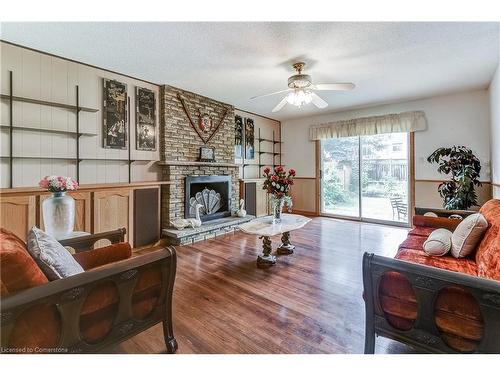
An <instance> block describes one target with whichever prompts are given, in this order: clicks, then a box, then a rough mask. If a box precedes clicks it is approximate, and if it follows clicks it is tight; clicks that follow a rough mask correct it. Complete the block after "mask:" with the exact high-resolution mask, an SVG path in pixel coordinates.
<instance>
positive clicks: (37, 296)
mask: <svg viewBox="0 0 500 375" xmlns="http://www.w3.org/2000/svg"><path fill="white" fill-rule="evenodd" d="M124 234H125V229H120V230H117V231H111V232H106V233H101V234H95V235H90V236H85V237H80V238H75V239H70V240H66V241H62V243H63V245H66V246H75V247H77V248H78V249H81V248H82V247H83V243H84V242H85V241H87V244H93V243H95V242H96V241H99V240H102V239H108V240H110V241H111V242H113V243H116V242H118V241H119V240H120V239H123V236H124ZM151 250H152V251H151V252H150V253H147V254H145V255H141V256H137V257H134V258H130V259H127V260H124V261H120V262H117V263H113V264H110V265H108V266H104V267H99V268H96V269H93V270H89V271H86V272H83V273H80V274H77V275H74V276H70V277H67V278H64V279H60V280H55V281H51V282H49V283H48V284H44V285H40V286H37V287H34V288H30V289H27V290H24V291H22V292H19V293H16V294H13V295H10V296H7V297H5V298H2V301H1V302H2V303H1V313H0V324H1V347H2V348H7V347H8V343H9V336H10V333H11V332H12V329H13V328H14V325H15V322H16V318H17V317H18V316H19V315H20V314H21V313H22V312H23V311H25V310H27V309H28V308H30V307H32V306H35V305H39V304H48V305H52V306H56V308H57V310H58V312H59V315H60V317H61V325H60V336H59V342H58V345H57V347H58V348H62V349H64V352H68V353H83V352H99V351H101V350H102V349H104V348H105V347H107V346H109V345H112V344H117V343H119V342H121V341H124V340H126V339H128V338H130V337H132V336H134V335H135V334H137V333H139V332H142V331H144V330H146V329H148V328H149V327H151V326H153V325H155V324H157V323H158V322H163V332H164V339H165V344H166V347H167V352H168V353H174V352H175V351H176V350H177V341H176V340H175V337H174V333H173V327H172V293H173V288H174V281H175V272H176V265H177V260H176V259H177V258H176V253H175V249H174V248H173V247H167V248H162V247H156V248H153V249H151ZM158 266H159V267H160V268H161V272H162V279H163V282H162V286H161V290H160V296H159V299H158V302H157V304H156V306H155V307H154V309H153V310H152V311H151V313H150V314H149V315H148V316H147V317H145V318H144V319H136V318H134V317H133V314H132V297H133V291H134V288H135V285H136V283H137V278H138V275H139V273H140V271H141V270H146V269H148V268H151V267H158ZM106 281H111V282H112V283H113V284H114V285H115V286H116V288H117V290H118V294H119V305H118V311H117V315H116V317H115V319H114V321H113V326H112V328H111V330H110V332H109V333H108V334H107V335H106V336H105V337H104V338H103V339H102V340H101V341H99V342H97V343H95V344H90V343H87V342H85V341H84V340H83V339H82V337H81V336H80V327H79V325H80V310H81V308H82V306H83V304H84V302H85V299H86V297H87V295H88V293H89V292H90V291H92V289H93V288H94V287H95V286H97V285H98V284H101V283H103V282H106Z"/></svg>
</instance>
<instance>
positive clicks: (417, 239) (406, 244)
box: [398, 234, 427, 251]
mask: <svg viewBox="0 0 500 375" xmlns="http://www.w3.org/2000/svg"><path fill="white" fill-rule="evenodd" d="M426 239H427V237H422V236H413V235H411V234H410V235H408V237H406V239H405V240H404V241H403V243H401V245H399V247H398V249H402V248H405V249H415V250H422V251H423V250H424V242H425V240H426Z"/></svg>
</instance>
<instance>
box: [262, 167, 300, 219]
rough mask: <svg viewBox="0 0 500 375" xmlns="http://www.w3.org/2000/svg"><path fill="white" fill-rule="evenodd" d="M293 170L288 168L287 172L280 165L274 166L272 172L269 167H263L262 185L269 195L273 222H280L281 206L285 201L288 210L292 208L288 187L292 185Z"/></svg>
mask: <svg viewBox="0 0 500 375" xmlns="http://www.w3.org/2000/svg"><path fill="white" fill-rule="evenodd" d="M294 176H295V170H293V169H290V170H289V171H288V173H287V172H286V171H285V168H283V167H282V166H281V165H278V166H276V167H274V171H273V173H271V168H269V167H266V168H264V177H265V179H266V180H265V181H264V186H263V189H264V190H266V191H267V192H268V193H269V195H270V197H271V206H272V210H273V215H272V216H273V224H280V223H281V214H282V213H283V206H284V205H285V203H286V204H287V206H288V210H291V208H292V197H290V187H291V186H292V185H293V177H294Z"/></svg>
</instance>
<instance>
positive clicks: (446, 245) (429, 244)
mask: <svg viewBox="0 0 500 375" xmlns="http://www.w3.org/2000/svg"><path fill="white" fill-rule="evenodd" d="M452 235H453V233H451V232H450V231H449V230H448V229H444V228H440V229H436V230H435V231H432V233H431V234H430V235H429V237H427V240H426V241H425V242H424V251H425V252H426V253H427V254H429V255H433V256H442V255H445V254H446V253H447V252H448V251H450V249H451V236H452Z"/></svg>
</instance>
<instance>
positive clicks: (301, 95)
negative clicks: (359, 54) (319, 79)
mask: <svg viewBox="0 0 500 375" xmlns="http://www.w3.org/2000/svg"><path fill="white" fill-rule="evenodd" d="M305 65H306V63H304V62H297V63H295V64H293V65H292V66H293V68H294V69H295V70H296V72H297V74H294V75H293V76H291V77H289V78H288V87H289V88H288V89H286V90H281V91H276V92H272V93H270V94H264V95H258V96H254V97H252V98H250V99H257V98H263V97H266V96H271V95H277V94H282V93H285V92H287V93H288V95H287V96H285V97H284V98H283V99H281V101H280V102H279V103H278V105H276V107H274V108H273V112H278V111H279V110H281V109H282V108H283V107H284V106H285V105H286V104H287V103H289V104H292V105H295V106H297V107H299V108H300V107H302V106H303V105H304V104H309V103H312V104H314V105H315V106H316V107H318V108H326V107H327V106H328V103H327V102H325V101H324V100H323V99H321V98H320V97H319V96H318V94H316V93H315V91H348V90H352V89H353V88H354V87H355V85H354V84H353V83H318V84H313V83H312V78H311V76H310V75H308V74H302V70H303V69H304V66H305Z"/></svg>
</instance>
